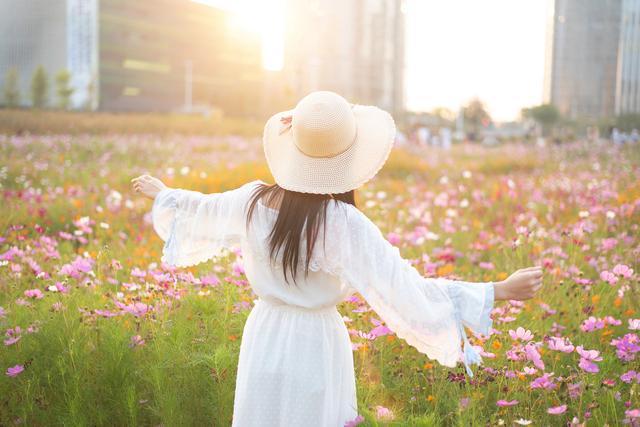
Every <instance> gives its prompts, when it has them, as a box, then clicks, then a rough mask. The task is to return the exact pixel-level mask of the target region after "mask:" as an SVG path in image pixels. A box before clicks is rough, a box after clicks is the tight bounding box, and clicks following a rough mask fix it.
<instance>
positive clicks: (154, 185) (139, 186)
mask: <svg viewBox="0 0 640 427" xmlns="http://www.w3.org/2000/svg"><path fill="white" fill-rule="evenodd" d="M131 182H132V183H133V189H134V191H135V192H136V193H141V194H142V195H143V196H146V197H148V198H150V199H155V198H156V196H157V195H158V193H159V192H160V191H162V190H164V189H166V188H168V187H167V186H166V185H164V183H163V182H162V181H160V180H159V179H158V178H155V177H153V176H151V175H140V176H139V177H137V178H133V179H132V180H131Z"/></svg>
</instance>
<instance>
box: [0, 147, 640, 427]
mask: <svg viewBox="0 0 640 427" xmlns="http://www.w3.org/2000/svg"><path fill="white" fill-rule="evenodd" d="M0 153H1V159H2V162H1V163H0V189H1V192H2V198H1V202H0V206H1V207H0V213H1V215H0V230H1V233H2V234H1V235H0V334H2V341H3V343H2V345H0V425H3V426H4V425H7V426H9V425H20V424H22V425H35V426H44V425H61V424H65V425H152V426H157V425H162V426H189V425H196V426H200V425H221V426H226V425H230V423H231V415H232V411H233V395H234V384H235V372H236V363H237V357H238V351H239V345H240V339H241V336H242V328H243V325H244V320H245V319H246V317H247V315H248V313H249V311H250V309H251V307H252V305H253V300H254V298H255V296H254V295H253V294H252V292H251V288H250V286H249V284H248V283H247V281H246V278H245V276H244V274H243V264H242V254H241V253H240V252H239V251H231V252H229V253H228V254H226V255H225V256H224V257H220V258H219V259H216V260H215V261H210V262H207V263H204V264H201V265H198V266H196V267H193V268H189V269H174V268H171V267H168V266H163V265H161V264H160V262H159V259H160V254H161V251H162V241H161V240H160V239H159V238H158V237H157V236H156V235H155V233H154V231H153V228H152V226H151V224H150V209H151V201H150V200H148V199H143V198H141V197H139V196H136V195H135V194H133V193H132V192H131V190H130V180H131V178H133V177H135V176H138V175H140V174H143V173H149V174H152V175H154V176H157V177H159V178H160V179H162V180H163V181H164V182H165V183H166V184H167V185H169V186H173V187H182V188H188V189H193V190H198V191H202V192H218V191H224V190H228V189H232V188H236V187H239V186H240V185H242V184H243V183H245V182H247V181H250V180H254V179H263V180H265V181H268V182H271V177H270V175H269V172H268V169H267V167H266V164H265V163H264V160H263V154H262V147H261V144H260V141H259V140H258V139H251V138H240V137H207V138H205V137H186V136H183V137H180V136H178V137H166V136H165V137H159V136H152V135H145V136H133V135H130V136H118V135H100V136H90V135H74V136H71V135H61V136H33V135H31V136H29V135H26V136H0ZM356 200H357V202H358V204H359V206H360V208H361V209H362V210H363V211H364V212H365V213H366V214H367V215H368V216H369V217H370V218H372V220H373V221H374V222H375V223H376V224H378V226H379V227H380V228H381V229H382V231H383V233H384V234H385V236H386V237H387V239H388V240H389V241H390V242H392V243H393V244H394V245H397V246H398V247H399V248H400V251H401V253H402V254H403V256H405V257H406V258H409V259H411V260H412V262H413V263H414V265H415V266H416V268H418V269H419V271H420V272H422V273H423V274H424V275H425V276H430V277H435V276H442V277H450V278H460V279H464V280H468V281H490V280H502V279H504V278H506V277H507V275H508V274H509V273H511V272H512V271H514V270H516V269H518V268H523V267H527V266H530V265H536V264H539V265H543V266H544V269H545V279H544V285H543V288H542V290H541V291H540V293H539V294H538V296H537V297H536V298H534V299H531V300H527V301H523V302H518V301H498V302H496V306H495V309H494V310H493V312H492V317H493V329H492V330H491V333H490V335H489V336H482V335H478V336H476V335H473V336H471V335H470V339H471V341H472V343H473V344H474V345H476V346H477V347H478V348H479V349H480V348H481V349H482V350H481V354H482V355H483V362H484V363H483V365H482V366H477V365H474V366H473V371H474V373H475V375H474V376H473V377H472V378H469V377H467V376H466V374H465V370H464V367H463V366H462V364H460V365H459V366H458V367H457V368H456V369H447V368H444V367H442V366H439V365H438V364H437V362H435V361H431V360H429V359H428V358H426V356H424V355H421V354H420V353H418V352H417V351H416V350H415V349H413V348H412V347H410V346H408V345H407V344H405V343H404V342H402V341H401V340H399V339H397V338H396V337H395V336H394V335H393V333H392V332H391V331H389V330H388V329H387V328H386V327H385V326H384V323H381V322H380V319H379V318H378V317H377V316H376V314H375V312H373V311H371V310H369V309H368V307H367V304H366V302H365V301H363V300H362V299H361V298H358V297H357V296H356V297H354V298H352V299H350V300H348V301H345V302H343V303H342V304H341V305H340V306H339V310H340V312H341V313H342V315H343V316H344V318H345V321H346V322H347V326H348V328H349V329H350V331H351V335H352V337H351V338H352V341H353V350H354V360H355V364H356V374H357V381H358V398H359V412H360V414H361V415H362V416H361V417H359V419H357V420H354V421H353V422H352V423H351V424H353V425H356V424H358V423H360V425H387V424H389V425H423V426H430V425H464V426H467V425H510V426H511V425H545V426H546V425H567V424H570V425H589V426H591V425H593V426H602V425H607V424H608V425H623V424H627V425H632V426H633V425H640V397H639V394H640V288H639V286H640V284H639V277H640V276H639V273H638V271H639V268H640V264H639V263H638V259H639V258H640V229H639V228H640V148H639V147H637V146H626V147H612V146H605V145H602V146H587V145H586V144H585V143H582V142H579V141H578V142H575V143H572V144H566V145H562V146H547V147H544V148H537V147H529V146H525V145H519V144H513V145H505V146H499V147H491V148H487V147H480V146H474V145H465V146H454V148H453V149H452V150H451V151H449V152H445V151H439V150H435V149H429V148H422V149H416V148H398V149H396V150H395V151H394V152H393V153H392V156H391V158H390V159H389V161H388V163H387V164H386V166H385V167H384V169H383V170H382V171H381V172H380V174H379V175H378V176H377V177H376V178H375V179H374V180H372V181H371V182H369V183H367V184H366V185H365V186H364V187H363V188H361V189H360V190H359V191H358V192H357V196H356ZM428 309H429V308H428V307H425V310H428Z"/></svg>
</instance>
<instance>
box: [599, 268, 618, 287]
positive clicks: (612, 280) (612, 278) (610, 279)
mask: <svg viewBox="0 0 640 427" xmlns="http://www.w3.org/2000/svg"><path fill="white" fill-rule="evenodd" d="M600 279H602V280H604V281H605V282H607V283H608V284H610V285H615V284H616V283H617V282H618V277H617V276H616V275H615V274H613V273H611V272H610V271H607V270H605V271H603V272H601V273H600Z"/></svg>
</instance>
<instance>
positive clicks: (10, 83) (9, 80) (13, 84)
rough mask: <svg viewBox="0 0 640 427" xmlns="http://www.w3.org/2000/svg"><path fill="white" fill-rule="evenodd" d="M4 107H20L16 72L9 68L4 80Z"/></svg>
mask: <svg viewBox="0 0 640 427" xmlns="http://www.w3.org/2000/svg"><path fill="white" fill-rule="evenodd" d="M3 92H4V105H5V106H6V107H9V108H15V107H17V106H18V105H20V85H19V82H18V70H17V69H15V68H10V69H9V71H7V74H6V76H5V80H4V88H3Z"/></svg>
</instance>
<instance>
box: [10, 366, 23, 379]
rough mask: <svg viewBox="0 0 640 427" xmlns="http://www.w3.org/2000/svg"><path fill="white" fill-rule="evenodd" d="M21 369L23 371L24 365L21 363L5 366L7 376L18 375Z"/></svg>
mask: <svg viewBox="0 0 640 427" xmlns="http://www.w3.org/2000/svg"><path fill="white" fill-rule="evenodd" d="M22 371H24V366H22V365H15V366H12V367H10V368H7V376H9V377H16V376H18V375H19V374H20V373H21V372H22Z"/></svg>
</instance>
